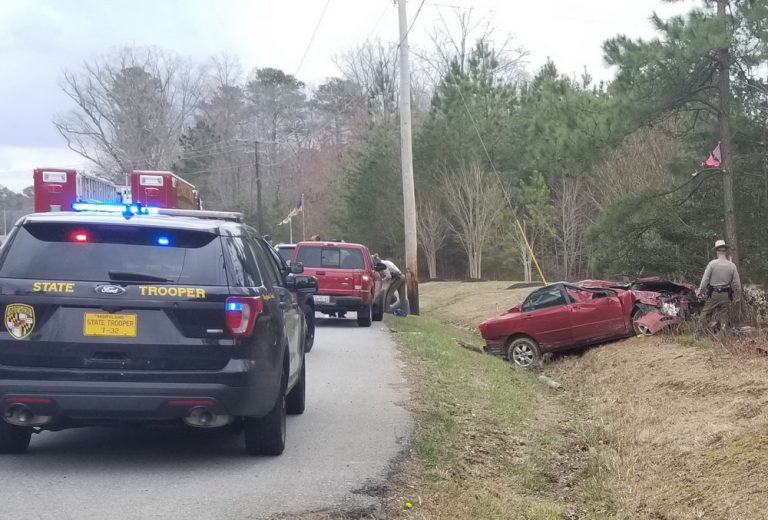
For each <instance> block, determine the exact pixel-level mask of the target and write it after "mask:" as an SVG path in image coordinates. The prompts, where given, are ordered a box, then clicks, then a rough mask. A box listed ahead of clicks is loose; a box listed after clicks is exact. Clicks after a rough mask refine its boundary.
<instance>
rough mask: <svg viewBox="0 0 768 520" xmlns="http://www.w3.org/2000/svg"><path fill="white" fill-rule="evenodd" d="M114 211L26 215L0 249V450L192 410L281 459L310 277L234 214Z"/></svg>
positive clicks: (296, 408)
mask: <svg viewBox="0 0 768 520" xmlns="http://www.w3.org/2000/svg"><path fill="white" fill-rule="evenodd" d="M120 208H121V209H122V210H121V211H116V212H112V211H115V209H114V206H110V207H106V206H105V207H104V208H103V209H102V208H101V207H95V208H94V207H91V208H90V209H92V210H93V209H96V210H98V211H95V212H94V211H90V212H86V213H76V212H61V213H40V214H32V215H28V216H26V217H23V218H22V219H21V220H20V221H19V222H18V223H17V224H16V225H15V227H14V228H13V230H12V232H11V233H10V234H9V237H8V240H7V242H6V243H5V244H4V245H3V247H2V249H1V250H0V311H1V312H3V313H4V324H5V326H4V327H0V413H2V414H3V418H4V420H0V453H20V452H23V451H25V450H26V449H27V447H28V445H29V442H30V436H31V434H32V433H33V432H39V431H41V430H61V429H65V428H71V427H78V426H88V425H100V424H114V423H121V422H132V421H184V422H185V423H186V424H188V425H190V426H195V427H204V428H211V427H222V426H227V425H230V427H233V428H235V429H238V430H242V431H243V432H244V436H245V448H246V451H247V452H248V453H250V454H261V455H279V454H280V453H282V451H283V449H284V447H285V430H286V421H285V417H286V413H288V414H300V413H302V412H303V411H304V399H305V385H306V379H305V377H306V376H305V366H304V351H305V338H306V336H307V333H306V323H305V317H304V316H305V315H304V312H303V311H302V310H301V306H300V303H299V302H300V301H301V300H302V299H303V298H304V294H311V293H312V292H313V291H314V288H315V287H316V282H315V280H314V279H313V278H311V277H307V276H298V274H299V272H300V271H301V267H300V266H294V267H293V269H292V271H293V272H291V270H289V269H288V268H287V267H286V264H285V263H284V262H283V261H282V260H281V259H280V257H279V255H278V254H277V253H276V252H275V251H274V250H273V249H272V248H271V247H270V246H269V245H268V244H267V243H266V242H265V241H264V240H263V239H262V238H261V237H259V236H257V234H256V232H255V231H254V230H253V229H251V228H250V227H248V226H247V225H245V224H243V223H242V222H240V220H241V219H240V217H239V215H238V214H230V213H220V212H207V211H196V210H159V211H155V213H160V214H156V215H149V214H145V213H147V211H146V210H147V208H141V207H136V206H122V207H120ZM163 213H165V214H163ZM300 293H304V294H300Z"/></svg>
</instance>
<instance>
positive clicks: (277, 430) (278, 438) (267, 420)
mask: <svg viewBox="0 0 768 520" xmlns="http://www.w3.org/2000/svg"><path fill="white" fill-rule="evenodd" d="M286 400H287V399H286V396H285V394H284V393H283V392H281V393H280V396H279V397H278V398H277V402H276V403H275V406H274V407H273V408H272V410H270V411H269V413H268V414H267V415H265V416H264V417H259V418H256V417H246V418H245V419H244V420H243V430H244V433H245V451H246V452H247V453H248V454H249V455H271V456H276V455H280V454H282V453H283V450H285V430H286V424H285V416H286Z"/></svg>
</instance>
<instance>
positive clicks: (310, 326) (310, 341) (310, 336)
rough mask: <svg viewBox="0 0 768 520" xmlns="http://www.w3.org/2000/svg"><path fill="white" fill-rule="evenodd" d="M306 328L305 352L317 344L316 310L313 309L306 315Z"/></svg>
mask: <svg viewBox="0 0 768 520" xmlns="http://www.w3.org/2000/svg"><path fill="white" fill-rule="evenodd" d="M305 321H306V330H305V331H304V352H309V351H310V350H312V347H313V346H314V344H315V312H314V311H312V310H311V309H310V310H309V311H307V315H306V319H305Z"/></svg>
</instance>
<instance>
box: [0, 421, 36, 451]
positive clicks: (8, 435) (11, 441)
mask: <svg viewBox="0 0 768 520" xmlns="http://www.w3.org/2000/svg"><path fill="white" fill-rule="evenodd" d="M31 437H32V429H31V428H22V427H19V426H13V425H12V424H8V423H7V422H5V421H3V420H2V419H0V454H13V453H24V452H25V451H27V448H28V447H29V440H30V439H31Z"/></svg>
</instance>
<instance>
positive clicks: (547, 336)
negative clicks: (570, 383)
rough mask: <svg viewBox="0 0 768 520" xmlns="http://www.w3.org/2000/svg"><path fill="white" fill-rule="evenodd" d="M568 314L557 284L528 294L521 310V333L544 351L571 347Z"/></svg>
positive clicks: (565, 301) (569, 317)
mask: <svg viewBox="0 0 768 520" xmlns="http://www.w3.org/2000/svg"><path fill="white" fill-rule="evenodd" d="M570 313H571V311H570V309H569V307H568V305H567V300H566V296H565V293H564V291H563V287H562V285H561V284H554V285H549V286H547V287H544V288H542V289H539V290H538V291H535V292H533V293H531V294H530V295H529V296H528V298H526V300H525V302H524V303H523V306H522V308H521V312H520V317H521V319H522V320H523V324H522V330H521V332H524V333H526V334H528V335H530V336H531V337H532V338H534V339H535V340H536V341H537V342H538V343H539V346H540V347H541V348H542V350H544V351H548V350H556V349H559V348H565V347H568V346H571V345H572V344H573V336H572V334H571V314H570Z"/></svg>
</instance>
